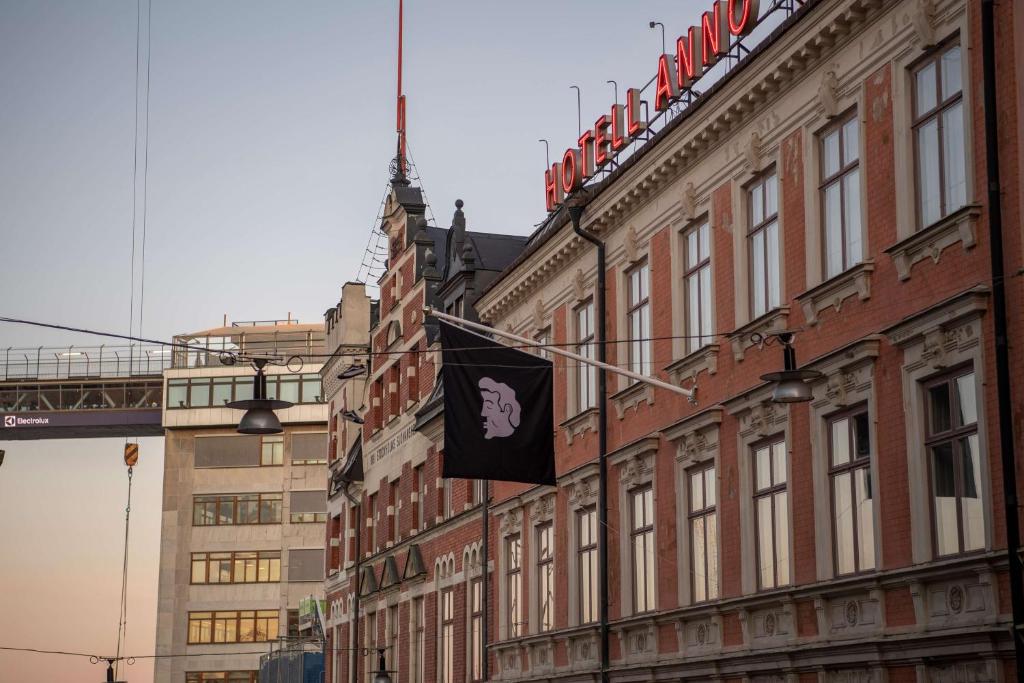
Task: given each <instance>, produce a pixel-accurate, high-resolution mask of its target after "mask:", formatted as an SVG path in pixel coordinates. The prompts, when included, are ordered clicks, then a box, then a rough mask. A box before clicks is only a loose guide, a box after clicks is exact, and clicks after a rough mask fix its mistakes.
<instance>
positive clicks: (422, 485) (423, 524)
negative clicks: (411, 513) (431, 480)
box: [413, 465, 427, 531]
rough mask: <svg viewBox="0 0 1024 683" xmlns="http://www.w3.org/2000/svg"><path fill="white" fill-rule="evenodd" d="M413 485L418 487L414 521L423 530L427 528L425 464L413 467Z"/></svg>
mask: <svg viewBox="0 0 1024 683" xmlns="http://www.w3.org/2000/svg"><path fill="white" fill-rule="evenodd" d="M413 485H414V486H415V487H416V519H415V520H414V521H413V523H414V525H415V527H416V528H417V529H419V530H420V531H422V530H424V529H426V528H427V514H426V509H427V508H426V503H427V479H426V474H425V473H424V471H423V465H417V466H416V467H415V468H414V469H413Z"/></svg>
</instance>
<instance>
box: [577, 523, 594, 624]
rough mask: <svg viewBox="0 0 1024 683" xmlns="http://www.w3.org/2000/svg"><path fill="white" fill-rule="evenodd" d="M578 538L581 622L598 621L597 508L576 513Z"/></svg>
mask: <svg viewBox="0 0 1024 683" xmlns="http://www.w3.org/2000/svg"><path fill="white" fill-rule="evenodd" d="M576 538H578V539H579V550H578V551H577V552H578V558H577V570H578V571H579V578H580V596H579V597H580V623H581V624H588V623H590V622H592V621H597V509H596V508H594V507H589V508H584V509H582V510H580V511H579V512H577V513H576Z"/></svg>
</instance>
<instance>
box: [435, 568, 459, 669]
mask: <svg viewBox="0 0 1024 683" xmlns="http://www.w3.org/2000/svg"><path fill="white" fill-rule="evenodd" d="M437 600H438V604H437V616H438V623H439V628H438V639H437V643H438V648H439V651H438V657H437V667H438V672H437V673H438V677H437V680H438V683H455V594H454V592H453V589H452V588H451V587H450V586H449V587H448V588H443V589H441V591H440V592H439V593H438V596H437Z"/></svg>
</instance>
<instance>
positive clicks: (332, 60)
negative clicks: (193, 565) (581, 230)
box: [0, 0, 711, 681]
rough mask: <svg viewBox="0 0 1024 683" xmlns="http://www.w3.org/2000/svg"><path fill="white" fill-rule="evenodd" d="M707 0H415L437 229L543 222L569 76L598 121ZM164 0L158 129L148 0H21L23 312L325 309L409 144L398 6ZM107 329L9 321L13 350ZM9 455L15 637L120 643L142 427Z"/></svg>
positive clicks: (63, 669)
mask: <svg viewBox="0 0 1024 683" xmlns="http://www.w3.org/2000/svg"><path fill="white" fill-rule="evenodd" d="M710 6H711V2H710V0H649V1H646V2H644V3H633V2H626V3H624V2H621V1H620V2H611V1H609V0H554V1H553V0H517V1H516V2H507V1H497V0H407V1H406V3H405V92H406V96H407V129H408V136H409V147H410V151H411V154H412V158H413V161H414V162H415V164H416V170H417V172H418V174H419V176H420V178H421V185H422V187H423V189H424V191H425V194H426V197H427V200H428V202H429V203H430V207H431V211H432V214H433V215H434V216H435V217H436V218H437V223H438V224H439V225H442V226H448V225H450V221H451V215H452V212H453V210H454V202H455V200H456V199H457V198H461V199H463V200H464V201H465V212H466V216H467V221H468V225H469V229H471V230H480V231H488V232H503V233H510V234H523V235H525V234H529V233H530V232H531V231H532V230H533V228H534V226H535V225H536V224H537V223H539V222H540V221H541V220H542V219H543V217H544V197H543V184H542V179H543V175H542V174H543V171H544V167H545V153H544V146H543V144H542V143H540V142H539V141H538V139H540V138H546V139H548V140H549V141H550V145H551V155H552V157H553V158H554V157H555V156H556V155H558V154H560V153H561V152H562V151H564V150H565V148H567V147H569V146H572V145H574V144H575V140H576V138H577V108H576V93H575V91H573V90H571V89H570V86H571V85H578V86H579V87H580V89H581V92H582V97H581V100H582V120H583V124H584V125H585V126H586V125H588V124H589V123H591V122H593V121H594V120H595V119H596V118H597V116H599V115H600V114H601V113H603V112H605V111H607V109H608V106H609V105H610V104H611V103H612V102H613V100H614V98H613V91H612V86H611V85H610V84H608V83H607V82H606V81H607V80H608V79H614V80H616V81H618V84H619V92H620V97H621V94H622V93H624V92H625V90H626V88H627V87H631V86H636V87H639V86H642V85H643V84H644V83H646V82H647V80H648V79H649V78H650V77H651V76H652V75H653V74H654V71H655V69H656V66H657V58H658V54H659V53H660V52H661V35H660V33H659V31H658V29H657V28H656V29H653V30H652V29H651V28H650V27H649V26H648V22H649V21H652V20H653V21H660V22H663V23H664V24H665V26H666V32H667V36H668V42H669V45H672V44H673V37H674V36H677V35H679V34H680V33H681V32H683V30H684V29H685V28H686V27H687V26H689V25H690V24H691V23H692V22H694V21H696V18H697V17H698V16H699V13H700V12H701V11H704V10H707V9H709V8H710ZM141 16H142V22H141V24H142V30H141V35H142V43H143V46H144V45H145V42H146V41H145V36H146V29H147V25H148V26H149V27H150V33H149V35H150V38H151V39H150V46H151V51H150V59H149V62H148V69H147V63H146V61H145V54H144V53H145V51H144V50H143V57H142V59H141V60H139V61H140V62H141V65H142V69H141V72H142V75H143V76H145V74H146V72H147V71H148V74H149V100H148V136H147V135H145V133H146V130H147V126H146V119H145V116H143V117H141V118H142V121H141V123H142V125H141V126H140V134H139V135H136V103H137V102H138V103H140V104H142V105H144V104H145V97H144V94H145V82H144V81H145V79H144V78H143V79H141V80H142V81H143V83H142V90H141V95H140V96H139V97H138V98H137V93H136V69H137V60H136V37H137V26H138V25H139V12H138V3H137V2H136V1H135V0H63V1H58V0H0V316H3V317H13V318H23V319H29V320H36V321H43V322H49V323H58V324H64V325H70V326H75V327H82V328H87V329H93V330H101V331H110V332H116V333H122V334H123V333H127V332H128V331H129V330H132V331H134V333H135V334H140V333H141V335H142V336H144V337H150V338H158V339H169V338H170V337H171V336H172V335H174V334H176V333H182V332H188V331H195V330H200V329H204V328H208V327H213V326H215V325H219V324H220V323H221V320H222V318H223V316H225V315H227V317H228V319H229V320H254V319H260V320H266V319H275V318H276V319H281V318H285V317H286V316H287V315H289V314H290V315H291V316H292V317H294V318H298V319H299V320H301V321H303V322H316V321H319V320H322V316H323V312H324V311H325V310H326V309H327V308H329V307H331V306H333V305H334V304H336V303H337V300H338V297H339V296H340V292H341V285H342V284H343V283H344V282H346V281H347V280H352V279H355V278H356V277H357V275H358V274H359V265H360V262H361V260H362V254H363V250H364V247H365V245H366V243H367V240H368V238H369V236H370V233H371V230H372V228H373V227H374V224H375V220H376V217H377V213H378V210H379V207H380V203H381V199H382V198H383V195H384V192H385V189H386V184H387V180H388V178H389V172H388V166H389V163H390V160H391V158H392V157H393V156H394V153H395V132H394V128H395V66H396V17H397V0H362V1H356V0H301V1H300V0H288V1H285V0H278V1H277V2H270V1H267V0H215V1H210V0H153V3H152V11H151V13H150V12H147V2H143V3H142V13H141ZM142 112H143V114H144V113H145V107H144V106H143V107H142ZM147 138H148V155H147V153H146V152H147V144H146V142H147ZM147 156H148V159H147ZM143 187H145V192H143ZM143 217H144V218H145V220H144V221H143ZM143 223H144V224H145V235H144V236H145V239H144V243H145V249H144V258H143V249H142V245H143ZM133 224H134V228H133ZM133 235H134V238H135V240H134V241H135V258H134V261H133V258H132V242H133ZM133 263H134V264H135V266H134V268H133V265H132V264H133ZM133 271H134V277H133ZM140 321H141V322H140ZM103 342H104V340H103V339H102V338H98V337H91V336H84V335H80V334H70V333H59V332H55V331H51V330H44V329H40V328H33V327H27V326H21V325H12V324H2V323H0V353H3V352H4V350H5V349H6V348H7V347H37V346H40V345H56V344H72V343H74V344H97V345H98V344H101V343H103ZM162 448H163V446H162V439H151V440H145V442H144V445H143V457H142V465H140V466H139V468H138V469H137V471H136V479H135V486H136V490H135V494H134V500H135V501H136V503H135V504H134V505H133V516H132V518H133V528H134V529H137V533H134V534H133V539H134V540H133V543H132V548H131V552H132V554H131V564H130V567H131V569H130V576H131V578H132V582H133V583H132V590H131V595H132V610H133V613H132V615H131V616H130V619H129V622H130V624H131V628H130V631H131V636H130V641H129V642H130V647H129V651H130V653H131V654H140V655H142V654H148V653H151V652H152V651H153V632H154V628H155V624H154V623H153V620H154V618H155V617H154V615H155V601H156V565H157V560H158V558H157V548H158V542H159V523H160V520H159V509H160V486H161V476H162ZM0 449H5V450H6V451H7V457H6V461H5V462H4V464H3V466H2V467H0V544H2V545H3V547H4V548H5V551H4V552H3V553H0V585H2V586H3V590H0V614H2V615H4V618H3V619H0V646H18V647H37V648H44V649H63V650H74V651H82V650H87V651H92V650H94V649H97V648H99V649H101V650H103V651H104V652H108V651H110V650H111V649H112V646H113V644H114V638H115V636H116V622H117V610H116V605H117V595H118V590H119V585H120V584H119V574H118V572H117V570H118V569H119V566H120V555H121V534H122V533H123V526H122V523H123V514H124V499H123V497H124V493H125V491H124V488H125V476H124V472H123V465H122V464H121V460H120V458H121V441H118V440H114V439H100V440H93V441H64V440H55V441H41V442H7V443H3V442H0ZM11 548H17V549H19V552H10V551H9V549H11ZM22 549H24V552H21V550H22ZM110 605H113V611H111V610H110ZM12 614H17V615H19V616H18V618H17V619H11V618H9V615H12ZM0 672H3V673H2V674H0V678H4V679H6V678H8V677H9V678H10V679H11V680H35V681H48V680H54V681H95V680H102V678H103V672H102V670H101V668H100V667H96V666H91V665H89V664H87V663H86V664H84V665H83V664H82V663H81V662H79V661H76V660H72V659H71V658H57V657H47V656H42V655H27V654H25V655H13V654H3V653H0ZM151 672H152V668H151V667H148V666H147V665H146V664H145V663H144V662H140V663H139V664H136V665H135V666H133V667H131V669H130V670H128V671H127V672H126V673H127V680H130V681H146V680H151V679H152V673H151ZM122 678H125V676H122Z"/></svg>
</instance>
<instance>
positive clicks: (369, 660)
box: [363, 612, 378, 677]
mask: <svg viewBox="0 0 1024 683" xmlns="http://www.w3.org/2000/svg"><path fill="white" fill-rule="evenodd" d="M363 642H365V643H366V653H365V654H366V664H365V665H364V669H363V670H364V671H365V672H366V674H365V675H366V676H367V677H369V676H370V675H372V674H371V673H370V672H372V671H376V670H377V666H378V663H377V613H376V612H367V613H366V632H365V633H364V634H363Z"/></svg>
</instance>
